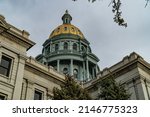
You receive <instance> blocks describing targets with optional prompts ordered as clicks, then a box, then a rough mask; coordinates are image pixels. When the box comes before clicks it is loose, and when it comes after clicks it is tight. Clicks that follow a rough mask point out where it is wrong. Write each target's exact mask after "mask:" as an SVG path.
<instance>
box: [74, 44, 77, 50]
mask: <svg viewBox="0 0 150 117" xmlns="http://www.w3.org/2000/svg"><path fill="white" fill-rule="evenodd" d="M73 50H75V51H77V44H76V43H74V44H73Z"/></svg>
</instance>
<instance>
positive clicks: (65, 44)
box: [64, 42, 68, 50]
mask: <svg viewBox="0 0 150 117" xmlns="http://www.w3.org/2000/svg"><path fill="white" fill-rule="evenodd" d="M64 50H68V43H67V42H64Z"/></svg>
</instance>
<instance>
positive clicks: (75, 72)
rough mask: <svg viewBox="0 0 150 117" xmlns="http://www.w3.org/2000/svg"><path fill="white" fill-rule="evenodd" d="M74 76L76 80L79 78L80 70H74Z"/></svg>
mask: <svg viewBox="0 0 150 117" xmlns="http://www.w3.org/2000/svg"><path fill="white" fill-rule="evenodd" d="M73 76H74V78H76V79H77V78H78V70H77V69H74V70H73Z"/></svg>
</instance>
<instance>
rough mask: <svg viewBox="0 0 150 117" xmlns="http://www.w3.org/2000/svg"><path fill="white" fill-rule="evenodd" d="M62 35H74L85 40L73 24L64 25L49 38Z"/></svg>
mask: <svg viewBox="0 0 150 117" xmlns="http://www.w3.org/2000/svg"><path fill="white" fill-rule="evenodd" d="M61 34H73V35H77V36H79V37H80V38H81V39H84V35H83V34H82V32H81V31H80V30H79V29H78V28H77V27H75V26H74V25H72V24H62V25H60V26H58V27H57V28H56V29H54V30H53V31H52V33H51V34H50V36H49V38H52V37H55V36H58V35H61Z"/></svg>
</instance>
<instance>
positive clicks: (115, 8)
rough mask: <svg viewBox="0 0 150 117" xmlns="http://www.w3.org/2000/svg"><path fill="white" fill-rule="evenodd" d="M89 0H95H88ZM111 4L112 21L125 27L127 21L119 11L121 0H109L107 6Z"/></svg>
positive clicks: (147, 0) (93, 0)
mask: <svg viewBox="0 0 150 117" xmlns="http://www.w3.org/2000/svg"><path fill="white" fill-rule="evenodd" d="M73 1H77V0H73ZM88 1H89V2H92V3H93V2H95V1H97V0H88ZM145 1H146V4H145V7H146V6H147V5H148V2H149V0H145ZM111 4H112V12H113V13H114V18H113V19H114V22H116V23H117V24H118V25H119V26H124V27H127V23H126V22H125V20H124V19H123V17H122V16H121V15H122V11H121V4H122V3H121V0H111V2H110V4H109V6H110V5H111Z"/></svg>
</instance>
